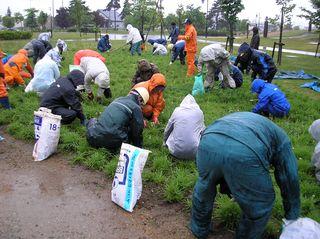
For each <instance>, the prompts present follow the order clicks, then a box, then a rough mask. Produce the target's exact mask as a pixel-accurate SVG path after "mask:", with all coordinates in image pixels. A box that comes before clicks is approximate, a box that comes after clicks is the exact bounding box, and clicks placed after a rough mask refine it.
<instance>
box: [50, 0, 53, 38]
mask: <svg viewBox="0 0 320 239" xmlns="http://www.w3.org/2000/svg"><path fill="white" fill-rule="evenodd" d="M53 21H54V0H52V12H51V30H50V32H51V37H53Z"/></svg>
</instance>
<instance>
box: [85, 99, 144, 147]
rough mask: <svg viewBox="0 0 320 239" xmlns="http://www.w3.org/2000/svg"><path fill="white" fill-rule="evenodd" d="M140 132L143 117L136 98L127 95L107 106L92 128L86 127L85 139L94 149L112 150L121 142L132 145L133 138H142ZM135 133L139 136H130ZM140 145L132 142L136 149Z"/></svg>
mask: <svg viewBox="0 0 320 239" xmlns="http://www.w3.org/2000/svg"><path fill="white" fill-rule="evenodd" d="M142 130H143V116H142V112H141V107H140V106H139V104H138V101H137V96H135V95H128V96H125V97H120V98H117V99H115V100H114V101H113V102H112V103H111V104H110V105H108V107H107V108H106V109H105V110H104V112H103V113H102V114H101V116H100V117H99V118H98V119H97V122H95V124H94V126H92V127H88V130H87V139H88V142H89V143H90V145H92V146H94V147H105V148H108V149H114V148H118V147H120V146H121V144H122V142H127V143H132V141H135V140H134V138H142ZM137 132H140V133H141V135H140V133H138V134H139V135H132V133H133V134H137ZM140 143H142V142H140ZM140 143H137V142H134V144H135V146H137V147H141V146H142V145H141V144H140Z"/></svg>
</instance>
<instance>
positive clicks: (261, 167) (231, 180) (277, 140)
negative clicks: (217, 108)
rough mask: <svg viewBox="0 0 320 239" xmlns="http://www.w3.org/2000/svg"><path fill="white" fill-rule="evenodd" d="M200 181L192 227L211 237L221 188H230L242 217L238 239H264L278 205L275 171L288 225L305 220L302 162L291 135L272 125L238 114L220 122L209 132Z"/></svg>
mask: <svg viewBox="0 0 320 239" xmlns="http://www.w3.org/2000/svg"><path fill="white" fill-rule="evenodd" d="M196 165H197V170H198V172H199V177H198V180H197V183H196V185H195V188H194V191H193V199H192V211H191V223H190V228H191V231H192V232H193V234H194V235H195V236H196V237H197V238H207V237H208V235H209V233H210V229H211V219H212V211H213V205H214V200H215V197H216V194H217V188H216V187H217V185H219V184H220V191H222V190H221V186H222V182H224V184H226V186H227V187H228V189H229V190H226V191H225V192H227V191H229V192H230V193H231V195H232V196H233V198H234V200H235V202H236V203H238V204H239V206H240V208H241V211H242V216H241V219H240V222H239V226H238V228H237V230H236V234H235V238H236V239H240V238H241V239H258V238H261V236H262V234H263V232H264V229H265V227H266V225H267V222H268V220H269V217H270V215H271V211H272V208H273V205H274V201H275V192H274V189H273V187H274V186H273V183H272V178H271V175H270V172H269V170H270V168H271V167H273V168H274V176H275V181H276V184H277V185H278V186H279V188H280V192H281V197H282V202H283V207H284V217H285V220H288V221H289V222H292V221H294V220H296V219H298V218H299V216H300V186H299V176H298V167H297V159H296V157H295V155H294V153H293V150H292V145H291V142H290V139H289V137H288V136H287V134H286V133H285V132H284V131H283V130H282V129H281V128H280V127H278V126H277V125H276V124H275V123H273V122H272V121H271V120H269V119H267V118H266V117H263V116H261V115H258V114H254V113H251V112H237V113H232V114H229V115H227V116H225V117H223V118H220V119H218V120H216V121H215V122H214V123H213V124H211V125H210V126H208V127H207V129H206V130H205V131H204V132H203V134H202V137H201V139H200V144H199V147H198V152H197V156H196Z"/></svg>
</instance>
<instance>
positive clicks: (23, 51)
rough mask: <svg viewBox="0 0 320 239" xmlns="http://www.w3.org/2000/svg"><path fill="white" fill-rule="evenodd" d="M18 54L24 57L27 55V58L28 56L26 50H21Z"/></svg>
mask: <svg viewBox="0 0 320 239" xmlns="http://www.w3.org/2000/svg"><path fill="white" fill-rule="evenodd" d="M18 53H20V54H23V55H25V56H28V51H27V50H25V49H20V50H19V51H18Z"/></svg>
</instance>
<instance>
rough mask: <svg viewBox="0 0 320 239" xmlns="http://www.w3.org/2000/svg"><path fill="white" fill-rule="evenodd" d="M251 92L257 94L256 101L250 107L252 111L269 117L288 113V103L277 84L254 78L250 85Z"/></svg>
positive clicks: (282, 115)
mask: <svg viewBox="0 0 320 239" xmlns="http://www.w3.org/2000/svg"><path fill="white" fill-rule="evenodd" d="M251 92H252V93H257V94H258V103H257V104H256V106H255V107H254V108H253V109H252V112H253V113H258V114H262V115H264V116H267V117H269V114H271V115H272V116H274V117H280V118H281V117H284V116H286V115H288V114H289V111H290V103H289V102H288V101H287V98H286V96H285V94H284V93H283V92H282V91H281V90H280V89H279V87H278V86H276V85H274V84H271V83H267V82H265V81H264V80H261V79H255V80H254V81H253V82H252V85H251Z"/></svg>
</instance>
